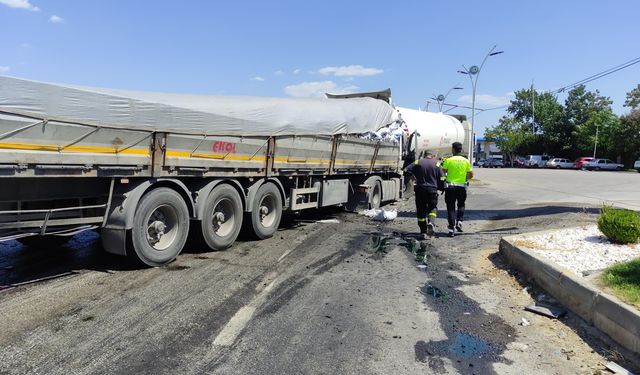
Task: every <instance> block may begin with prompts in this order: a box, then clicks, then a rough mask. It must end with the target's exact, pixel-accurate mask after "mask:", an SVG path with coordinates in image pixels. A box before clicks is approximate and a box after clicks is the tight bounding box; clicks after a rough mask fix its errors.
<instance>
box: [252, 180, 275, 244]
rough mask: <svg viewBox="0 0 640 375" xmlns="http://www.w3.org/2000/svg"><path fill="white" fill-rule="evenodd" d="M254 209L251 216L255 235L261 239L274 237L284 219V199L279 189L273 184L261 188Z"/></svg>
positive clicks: (254, 202) (256, 196) (254, 201)
mask: <svg viewBox="0 0 640 375" xmlns="http://www.w3.org/2000/svg"><path fill="white" fill-rule="evenodd" d="M252 207H253V210H252V211H251V213H250V216H251V230H252V232H253V235H254V236H255V237H256V238H259V239H265V238H269V237H271V236H273V234H274V233H275V232H276V230H278V226H279V225H280V219H281V218H282V197H281V196H280V191H279V190H278V188H277V187H276V186H275V185H274V184H271V183H266V184H264V185H262V186H260V188H258V191H257V192H256V195H255V197H254V200H253V205H252Z"/></svg>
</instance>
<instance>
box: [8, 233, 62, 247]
mask: <svg viewBox="0 0 640 375" xmlns="http://www.w3.org/2000/svg"><path fill="white" fill-rule="evenodd" d="M71 237H72V236H51V235H49V236H47V235H45V236H40V235H37V236H29V237H22V238H18V242H20V243H21V244H23V245H24V246H27V247H33V248H47V247H52V248H57V247H60V246H62V245H64V244H66V243H67V242H69V240H70V239H71Z"/></svg>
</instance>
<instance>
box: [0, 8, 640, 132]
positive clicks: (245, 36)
mask: <svg viewBox="0 0 640 375" xmlns="http://www.w3.org/2000/svg"><path fill="white" fill-rule="evenodd" d="M638 14H640V1H636V0H627V1H616V0H611V1H601V0H599V1H594V0H585V1H577V0H576V1H558V0H554V1H547V0H540V1H508V0H504V1H491V0H488V1H455V2H454V1H424V0H423V1H395V2H390V1H373V0H368V1H347V0H342V1H334V0H322V1H317V0H306V1H303V0H300V1H275V0H273V1H240V0H236V1H204V0H203V1H159V0H157V1H142V0H136V1H131V0H129V1H86V0H65V1H62V0H59V1H53V0H0V41H1V45H2V48H0V74H3V75H11V76H16V77H23V78H29V79H34V80H40V81H48V82H60V83H70V84H77V85H83V86H99V87H110V88H122V89H134V90H145V91H163V92H185V93H199V94H214V95H259V96H288V95H297V96H302V95H314V94H318V93H321V92H325V91H330V92H337V91H370V90H379V89H385V88H387V87H389V88H391V90H392V93H393V97H394V102H395V103H396V104H397V105H400V106H406V107H412V108H418V107H419V106H420V107H422V106H424V103H425V100H426V99H428V98H429V97H431V96H432V95H433V94H439V93H445V92H446V91H447V90H448V89H449V88H451V87H453V86H454V85H455V84H457V83H459V84H460V85H462V86H463V87H464V90H458V91H453V92H452V93H451V95H450V96H449V98H448V99H447V102H451V103H456V104H460V105H470V101H471V100H470V98H471V85H470V82H469V79H468V78H467V77H466V76H463V75H461V74H458V73H456V71H457V70H458V69H460V67H461V65H462V64H465V65H466V66H467V67H468V66H470V65H474V64H479V63H480V61H481V60H482V58H483V57H484V56H485V54H486V53H487V52H488V50H489V49H490V48H491V47H492V46H493V45H497V46H498V50H504V51H505V53H504V54H501V55H498V56H494V57H491V58H489V60H488V61H487V63H486V65H485V67H484V69H483V70H482V72H481V75H480V77H479V80H478V99H477V107H479V108H490V107H495V106H498V105H501V104H504V103H508V100H509V99H510V98H511V97H512V96H511V95H512V93H513V91H515V90H518V89H522V88H525V87H529V86H530V85H531V82H532V81H534V84H535V87H536V89H538V90H553V89H557V88H559V87H562V86H564V85H567V84H570V83H573V82H575V81H578V80H580V79H583V78H585V77H587V76H590V75H592V74H595V73H598V72H600V71H603V70H605V69H607V68H610V67H613V66H616V65H619V64H621V63H623V62H626V61H629V60H632V59H633V58H636V57H639V56H640V48H639V47H640V31H639V30H640V29H638V18H637V17H638ZM638 83H640V64H637V65H634V66H632V67H630V68H627V69H625V70H622V71H620V72H617V73H614V74H613V75H610V76H607V77H605V78H602V79H600V80H597V81H594V82H592V83H589V84H588V85H587V88H588V89H589V90H595V89H598V90H600V92H601V93H602V94H603V95H606V96H609V97H611V99H613V101H614V105H613V107H614V111H615V112H616V113H618V114H622V113H624V111H625V109H624V108H623V107H622V104H623V102H624V98H625V94H626V92H628V91H630V90H631V89H632V88H633V87H635V86H636V85H637V84H638ZM559 99H560V100H561V101H564V96H562V95H561V96H560V97H559ZM433 109H435V107H434V106H431V108H430V110H433ZM451 113H464V114H467V115H469V114H470V111H468V110H456V111H452V112H451ZM503 114H504V111H503V110H496V111H491V112H485V113H482V114H480V115H478V116H477V118H476V128H477V131H476V132H477V135H478V136H482V134H483V129H484V128H485V127H487V126H492V125H494V124H495V123H496V122H497V120H498V119H499V118H500V117H501V116H502V115H503ZM478 128H479V130H478Z"/></svg>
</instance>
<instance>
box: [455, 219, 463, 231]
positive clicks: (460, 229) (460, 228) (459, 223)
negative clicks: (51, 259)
mask: <svg viewBox="0 0 640 375" xmlns="http://www.w3.org/2000/svg"><path fill="white" fill-rule="evenodd" d="M456 230H457V231H458V232H462V220H458V222H457V223H456Z"/></svg>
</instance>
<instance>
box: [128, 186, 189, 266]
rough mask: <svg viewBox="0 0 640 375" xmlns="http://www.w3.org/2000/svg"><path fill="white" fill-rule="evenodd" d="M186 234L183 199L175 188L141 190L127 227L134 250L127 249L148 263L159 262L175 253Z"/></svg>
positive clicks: (186, 222)
mask: <svg viewBox="0 0 640 375" xmlns="http://www.w3.org/2000/svg"><path fill="white" fill-rule="evenodd" d="M188 234H189V210H188V208H187V205H186V203H185V202H184V200H183V199H182V197H181V196H180V194H178V193H177V192H176V191H174V190H172V189H169V188H158V189H155V190H152V191H150V192H149V193H147V194H145V195H144V196H143V197H142V199H141V200H140V203H139V204H138V207H137V208H136V213H135V216H134V218H133V228H132V229H131V241H132V243H133V250H134V251H133V252H129V253H130V254H132V255H135V256H136V258H137V259H138V260H139V261H141V262H142V263H144V264H146V265H148V266H161V265H163V264H166V263H169V262H171V261H172V260H173V259H175V257H176V256H178V254H179V253H180V251H182V248H183V247H184V244H185V242H186V240H187V236H188ZM134 253H135V254H134Z"/></svg>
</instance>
